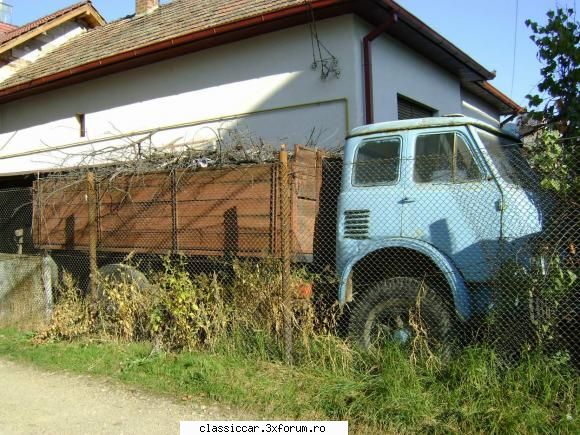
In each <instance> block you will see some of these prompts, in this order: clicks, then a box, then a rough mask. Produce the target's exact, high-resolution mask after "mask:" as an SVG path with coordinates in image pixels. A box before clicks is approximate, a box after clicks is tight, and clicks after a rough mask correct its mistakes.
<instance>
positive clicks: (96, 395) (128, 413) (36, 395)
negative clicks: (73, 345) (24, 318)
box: [0, 359, 243, 435]
mask: <svg viewBox="0 0 580 435" xmlns="http://www.w3.org/2000/svg"><path fill="white" fill-rule="evenodd" d="M236 414H237V419H240V418H242V417H243V416H240V413H234V411H232V410H230V409H226V408H217V407H207V406H203V405H200V404H196V403H191V402H185V403H177V402H173V401H170V400H168V399H166V398H160V397H154V396H148V395H147V394H144V393H142V392H137V391H134V390H131V389H130V388H128V387H124V386H120V385H117V384H115V383H113V382H109V381H106V380H102V379H94V378H91V377H88V376H82V375H74V374H66V373H52V372H47V371H41V370H39V369H36V368H32V367H28V366H25V365H20V364H15V363H13V362H9V361H5V360H1V359H0V434H1V435H5V434H9V435H12V434H41V433H42V434H59V435H60V434H88V433H90V434H124V435H126V434H178V433H179V421H180V420H231V419H236Z"/></svg>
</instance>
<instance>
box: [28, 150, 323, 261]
mask: <svg viewBox="0 0 580 435" xmlns="http://www.w3.org/2000/svg"><path fill="white" fill-rule="evenodd" d="M289 169H290V175H291V176H290V180H291V183H290V191H289V195H290V205H291V211H290V216H289V220H288V222H290V225H291V228H290V235H291V253H292V257H293V258H294V259H295V260H299V261H309V260H310V259H311V258H312V255H313V247H314V233H315V225H316V216H317V213H318V208H319V199H320V186H321V179H322V155H321V153H320V152H317V151H314V150H310V149H307V148H301V147H296V150H295V153H294V156H293V158H292V159H291V162H290V165H289ZM278 170H279V165H278V164H277V163H266V164H253V165H240V166H235V167H231V168H215V169H214V168H209V169H201V170H195V171H192V170H174V171H158V172H147V173H141V174H123V175H118V176H116V177H110V176H109V177H103V178H102V179H99V177H98V176H97V183H96V190H97V205H96V213H95V214H96V228H97V234H98V236H97V240H98V242H97V246H98V250H99V251H101V252H135V253H156V254H167V253H183V254H186V255H200V256H223V255H236V256H245V257H264V256H279V255H280V252H281V247H280V234H281V233H280V224H281V219H280V186H279V178H278ZM86 195H87V184H86V181H85V179H84V178H82V177H79V176H76V178H75V177H73V176H70V175H69V176H64V177H54V178H53V177H48V178H43V179H39V180H37V181H36V182H35V185H34V213H33V240H34V244H35V246H36V247H38V248H41V249H48V250H87V249H88V246H89V225H88V224H89V209H88V207H89V206H88V202H87V196H86Z"/></svg>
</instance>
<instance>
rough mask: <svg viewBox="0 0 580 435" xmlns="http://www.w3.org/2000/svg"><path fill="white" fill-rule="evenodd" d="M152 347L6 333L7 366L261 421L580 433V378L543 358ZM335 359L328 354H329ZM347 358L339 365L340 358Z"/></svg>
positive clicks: (1, 348)
mask: <svg viewBox="0 0 580 435" xmlns="http://www.w3.org/2000/svg"><path fill="white" fill-rule="evenodd" d="M150 350H151V345H149V344H146V343H137V344H116V343H98V342H91V341H84V342H83V341H78V342H70V343H66V342H55V343H46V344H41V345H37V344H34V343H33V341H32V340H31V335H30V334H25V333H22V332H19V331H17V330H14V329H0V357H2V358H6V359H11V360H14V361H21V362H26V363H33V364H34V365H36V366H39V367H41V368H45V369H51V370H66V371H71V372H76V373H84V374H92V375H97V376H105V377H108V378H113V379H116V380H118V381H120V382H122V383H125V384H129V385H132V386H138V387H140V388H142V389H144V390H147V391H152V392H155V393H163V394H169V395H172V396H176V397H182V396H187V395H191V396H194V397H200V398H207V399H211V400H212V401H216V402H219V403H223V404H228V405H234V406H236V407H240V408H244V409H248V410H249V411H250V413H251V414H253V415H255V416H257V417H260V418H268V417H272V418H274V417H275V418H290V419H346V420H349V421H350V422H351V427H352V426H353V425H354V428H355V431H354V432H353V433H357V432H369V433H372V432H375V433H376V432H378V431H381V432H389V433H417V432H427V433H497V434H504V433H578V430H579V429H580V427H579V425H578V423H577V422H578V415H577V409H578V389H579V383H578V376H577V373H575V372H573V371H571V370H570V369H568V367H567V365H566V364H565V363H564V362H562V361H558V360H555V359H547V358H545V357H539V356H529V357H527V358H524V359H523V360H522V361H521V362H520V363H519V364H517V365H515V366H511V367H507V366H506V365H505V364H503V363H502V362H501V360H500V359H499V358H498V357H497V356H496V355H495V354H494V353H493V352H491V351H486V350H482V349H468V350H465V351H464V352H463V353H462V354H461V355H459V356H458V357H456V358H454V359H453V360H452V361H451V362H450V363H449V364H446V365H443V366H442V365H438V364H436V365H429V364H412V363H410V362H409V357H408V356H407V355H406V354H405V353H404V352H402V351H400V350H399V349H397V348H393V349H388V350H386V351H385V352H384V353H382V354H380V355H372V356H368V355H367V356H365V355H355V356H354V357H351V358H348V359H347V360H348V361H349V363H348V364H345V363H339V364H336V365H333V363H332V362H333V361H336V359H337V358H338V359H339V358H340V355H338V354H340V353H341V351H340V350H337V351H336V354H334V355H331V357H328V358H327V359H326V360H325V361H324V364H317V363H316V362H315V361H311V362H310V363H308V362H305V363H303V364H302V365H300V366H298V367H294V368H290V367H287V366H285V365H284V364H281V363H276V362H268V361H265V360H260V359H258V358H253V357H242V356H240V354H239V353H236V352H229V353H228V352H226V351H225V350H224V351H220V352H219V353H213V354H211V353H206V352H187V353H185V352H184V353H179V354H159V355H156V356H153V357H149V356H148V355H149V353H150ZM327 353H328V352H327ZM337 355H338V356H337Z"/></svg>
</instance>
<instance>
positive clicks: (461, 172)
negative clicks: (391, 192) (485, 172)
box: [413, 133, 481, 183]
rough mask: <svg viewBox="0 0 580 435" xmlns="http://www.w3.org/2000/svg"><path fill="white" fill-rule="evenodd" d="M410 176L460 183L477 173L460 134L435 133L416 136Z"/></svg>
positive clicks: (424, 180) (420, 181)
mask: <svg viewBox="0 0 580 435" xmlns="http://www.w3.org/2000/svg"><path fill="white" fill-rule="evenodd" d="M413 178H414V179H415V181H417V182H419V183H452V182H453V183H461V182H465V181H470V180H477V179H480V178H481V174H480V172H479V168H478V167H477V165H476V163H475V161H474V160H473V156H472V155H471V152H470V151H469V148H468V146H467V143H466V142H465V140H464V139H463V137H462V136H460V135H458V134H456V133H437V134H425V135H422V136H419V137H418V138H417V141H416V142H415V171H414V175H413Z"/></svg>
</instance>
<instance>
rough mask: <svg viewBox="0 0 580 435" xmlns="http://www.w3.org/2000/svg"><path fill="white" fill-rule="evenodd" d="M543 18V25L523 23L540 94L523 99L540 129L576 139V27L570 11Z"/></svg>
mask: <svg viewBox="0 0 580 435" xmlns="http://www.w3.org/2000/svg"><path fill="white" fill-rule="evenodd" d="M546 15H547V17H548V22H547V23H546V24H545V25H540V24H538V23H537V22H535V21H532V20H526V25H527V26H528V27H529V28H530V29H531V30H532V32H533V34H532V35H531V36H530V39H531V40H532V41H534V43H535V44H536V46H537V47H538V54H537V56H538V59H539V60H540V62H541V63H542V65H543V66H542V69H541V73H542V80H541V81H540V83H539V84H538V91H539V92H540V94H531V95H527V96H526V98H527V99H528V106H529V109H530V113H531V114H532V116H533V118H535V120H536V121H537V122H538V125H539V126H540V127H549V128H556V129H557V130H558V131H559V132H560V134H561V135H562V137H563V138H572V137H576V136H578V134H579V125H580V123H579V121H580V97H579V93H580V69H579V68H578V64H579V63H580V27H579V26H578V22H576V21H575V19H573V18H572V17H575V14H574V10H573V9H568V10H564V9H561V8H558V9H556V11H552V10H550V11H548V12H547V14H546Z"/></svg>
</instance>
